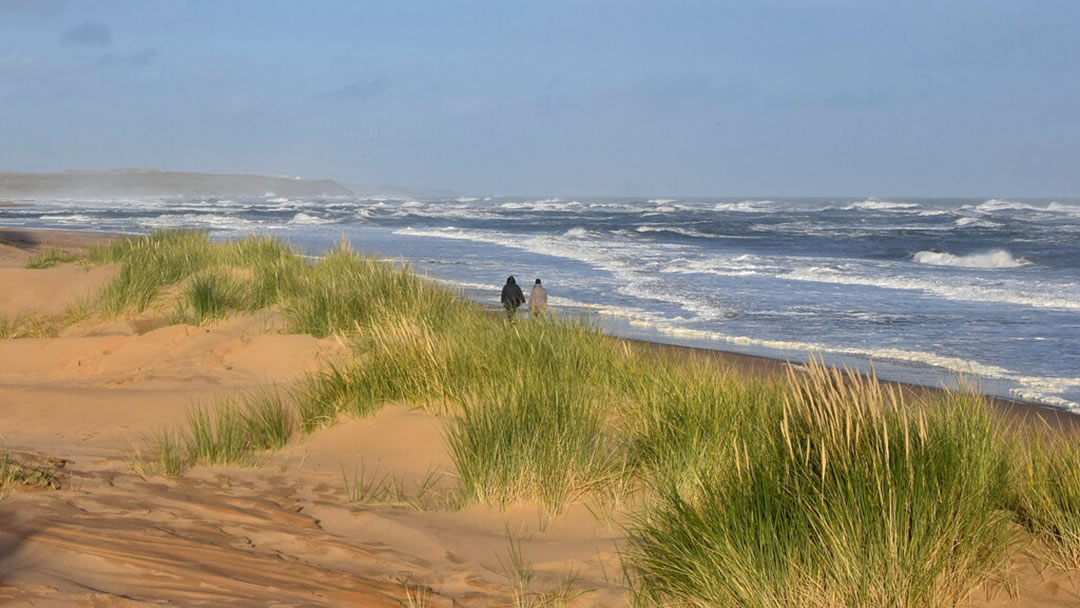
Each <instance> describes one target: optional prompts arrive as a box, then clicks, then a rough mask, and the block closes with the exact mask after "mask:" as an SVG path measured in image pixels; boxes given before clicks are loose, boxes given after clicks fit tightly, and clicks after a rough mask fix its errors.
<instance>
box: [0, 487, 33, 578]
mask: <svg viewBox="0 0 1080 608" xmlns="http://www.w3.org/2000/svg"><path fill="white" fill-rule="evenodd" d="M2 505H3V503H0V507H2ZM31 536H32V533H31V532H30V531H29V530H27V529H25V528H21V527H19V526H17V525H16V524H15V516H14V515H13V514H11V513H6V512H4V511H0V586H2V585H3V584H4V583H5V581H6V579H7V577H8V576H10V575H11V574H13V573H14V572H15V571H16V570H18V566H16V565H15V564H14V563H13V560H11V559H10V558H11V557H12V556H13V555H15V553H16V552H17V551H18V550H19V547H21V546H22V544H23V543H25V542H26V540H27V539H29V538H30V537H31Z"/></svg>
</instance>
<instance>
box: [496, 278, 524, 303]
mask: <svg viewBox="0 0 1080 608" xmlns="http://www.w3.org/2000/svg"><path fill="white" fill-rule="evenodd" d="M500 299H501V300H502V305H503V306H505V307H507V308H511V309H513V308H517V307H518V306H521V305H522V304H524V303H525V294H523V293H521V288H520V287H518V285H517V282H515V281H514V277H509V278H507V279H506V285H503V288H502V298H500Z"/></svg>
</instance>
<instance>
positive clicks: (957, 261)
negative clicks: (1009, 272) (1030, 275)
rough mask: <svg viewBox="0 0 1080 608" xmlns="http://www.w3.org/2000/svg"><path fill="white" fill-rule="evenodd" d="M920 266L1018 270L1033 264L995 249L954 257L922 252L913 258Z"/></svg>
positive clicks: (947, 254) (946, 254) (948, 254)
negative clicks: (1020, 267)
mask: <svg viewBox="0 0 1080 608" xmlns="http://www.w3.org/2000/svg"><path fill="white" fill-rule="evenodd" d="M912 259H913V260H914V261H915V262H916V263H918V264H930V265H931V266H957V267H960V268H1017V267H1019V266H1027V265H1028V264H1030V263H1031V261H1030V260H1027V259H1025V258H1019V259H1017V258H1014V257H1013V256H1012V254H1010V253H1009V252H1008V251H1005V250H1004V249H995V250H993V251H987V252H985V253H972V254H969V255H953V254H951V253H945V252H938V251H920V252H918V253H916V254H915V255H914V256H912Z"/></svg>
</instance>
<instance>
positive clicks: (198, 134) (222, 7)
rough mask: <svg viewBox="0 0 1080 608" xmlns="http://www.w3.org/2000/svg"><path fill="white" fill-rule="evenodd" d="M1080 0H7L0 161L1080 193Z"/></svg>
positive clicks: (651, 183) (449, 184)
mask: <svg viewBox="0 0 1080 608" xmlns="http://www.w3.org/2000/svg"><path fill="white" fill-rule="evenodd" d="M1077 32H1080V2H1077V1H1076V0H925V1H924V0H712V1H689V0H688V1H683V0H666V1H663V0H655V1H644V0H622V1H608V0H572V1H563V0H536V1H515V0H490V1H479V0H477V1H471V0H456V1H452V2H451V1H435V0H432V1H428V2H411V1H408V0H386V1H377V2H376V1H372V2H359V1H349V2H346V1H342V2H329V1H327V2H321V1H315V0H312V1H310V2H294V1H289V2H277V1H273V0H255V1H242V0H230V1H221V0H159V1H152V2H147V1H145V0H138V1H130V2H119V1H96V0H0V170H6V171H54V170H64V169H109V168H118V167H142V168H158V169H170V170H184V171H211V172H222V173H230V172H243V173H261V174H273V175H300V176H304V177H329V178H333V179H337V180H339V181H342V182H343V183H354V184H370V185H375V184H396V185H402V186H411V187H423V188H445V189H452V190H455V191H458V192H462V193H469V194H504V195H510V194H551V195H562V194H568V195H574V194H577V195H611V196H633V195H682V196H689V195H701V196H731V195H757V196H769V195H772V196H815V195H851V196H888V195H911V196H988V197H989V196H1000V197H1007V196H1015V197H1023V196H1027V197H1080V35H1078V34H1077Z"/></svg>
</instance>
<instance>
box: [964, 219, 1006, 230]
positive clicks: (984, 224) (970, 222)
mask: <svg viewBox="0 0 1080 608" xmlns="http://www.w3.org/2000/svg"><path fill="white" fill-rule="evenodd" d="M955 224H956V226H957V227H959V228H963V227H965V226H969V227H972V228H997V227H998V226H1000V224H998V223H996V222H991V221H989V220H983V219H979V218H977V217H961V218H957V220H956V222H955Z"/></svg>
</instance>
